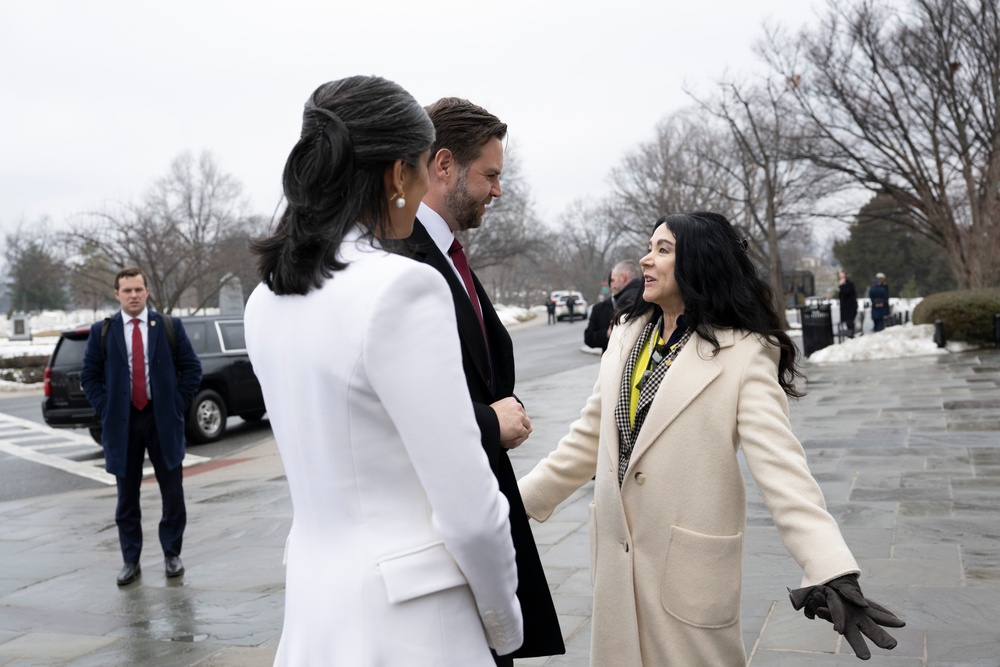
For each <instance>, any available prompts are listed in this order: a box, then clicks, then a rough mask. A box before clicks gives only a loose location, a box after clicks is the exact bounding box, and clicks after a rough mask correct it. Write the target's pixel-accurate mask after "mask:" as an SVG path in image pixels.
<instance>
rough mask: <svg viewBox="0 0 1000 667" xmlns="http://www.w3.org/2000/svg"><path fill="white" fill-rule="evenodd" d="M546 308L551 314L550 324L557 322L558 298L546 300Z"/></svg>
mask: <svg viewBox="0 0 1000 667" xmlns="http://www.w3.org/2000/svg"><path fill="white" fill-rule="evenodd" d="M545 310H546V311H547V312H548V314H549V324H555V323H556V300H555V299H552V298H550V299H549V300H548V301H546V302H545Z"/></svg>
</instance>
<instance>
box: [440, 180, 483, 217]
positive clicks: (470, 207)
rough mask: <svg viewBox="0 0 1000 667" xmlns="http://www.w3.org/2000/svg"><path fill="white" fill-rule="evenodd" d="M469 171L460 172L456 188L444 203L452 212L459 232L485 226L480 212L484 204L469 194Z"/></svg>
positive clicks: (446, 197) (449, 193)
mask: <svg viewBox="0 0 1000 667" xmlns="http://www.w3.org/2000/svg"><path fill="white" fill-rule="evenodd" d="M467 174H468V171H467V170H465V169H461V170H459V172H458V182H457V183H456V184H455V187H454V188H452V190H451V191H450V192H448V194H447V195H446V196H445V199H444V203H445V206H447V207H448V211H450V212H451V215H452V217H453V218H455V222H456V223H458V230H459V231H464V230H466V229H478V228H479V227H481V226H482V224H483V216H482V214H480V212H479V207H480V206H482V202H480V201H476V200H475V199H473V198H472V196H471V195H470V194H469V191H468V189H467V187H466V185H467V182H466V178H467Z"/></svg>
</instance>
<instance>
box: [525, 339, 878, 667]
mask: <svg viewBox="0 0 1000 667" xmlns="http://www.w3.org/2000/svg"><path fill="white" fill-rule="evenodd" d="M645 323H646V322H645V321H638V322H632V323H625V324H622V325H620V326H617V327H615V329H614V331H613V333H612V337H611V341H610V344H609V346H608V350H607V352H606V353H605V354H604V357H603V358H602V360H601V369H600V376H599V378H598V381H597V384H596V386H595V387H594V393H593V395H592V396H591V397H590V399H589V400H588V401H587V404H586V406H585V407H584V409H583V411H582V413H581V415H580V418H579V419H578V420H577V421H576V422H574V423H573V425H572V426H571V427H570V432H569V434H568V435H566V436H565V437H564V438H563V439H562V440H561V441H560V442H559V444H558V446H557V447H556V449H555V450H554V451H553V452H552V453H551V454H549V456H548V457H547V458H545V459H544V460H542V461H541V462H540V463H539V464H538V465H537V466H536V467H535V468H534V469H533V470H532V471H531V472H530V473H529V474H528V475H527V476H525V477H524V478H523V479H522V480H521V481H520V489H521V495H522V497H523V498H524V505H525V508H526V509H527V512H528V514H529V515H530V516H531V517H532V518H534V519H537V520H540V521H544V520H545V519H547V518H548V517H549V516H550V515H551V514H552V512H553V510H554V509H555V507H556V506H557V505H558V504H559V503H560V502H562V501H563V500H565V499H566V498H567V497H568V496H569V495H570V494H571V493H573V491H575V490H576V489H578V488H579V487H580V486H582V485H583V484H584V483H586V482H587V481H588V480H590V479H591V477H593V476H594V475H595V473H596V477H597V481H596V483H595V487H594V503H593V504H592V505H591V516H590V531H591V539H590V542H591V546H590V548H591V578H592V580H593V584H594V613H593V622H592V639H591V665H595V666H597V667H640V666H644V667H667V666H677V667H692V666H695V665H705V666H710V667H720V666H723V665H725V666H731V665H744V664H745V663H746V657H745V652H744V647H743V641H742V637H741V629H740V618H739V613H740V595H741V586H742V558H743V533H744V528H745V524H746V496H745V490H744V485H743V476H742V474H741V472H740V467H739V464H738V462H737V458H736V453H737V451H738V450H739V448H740V447H742V448H743V452H744V456H745V458H746V461H747V464H748V466H749V469H750V472H751V474H752V475H753V477H754V480H755V481H756V483H757V486H758V487H759V488H760V490H761V493H762V494H763V497H764V500H765V502H766V504H767V506H768V508H769V510H770V512H771V515H772V517H773V519H774V523H775V526H777V528H778V532H779V533H780V535H781V539H782V540H783V542H784V545H785V548H786V549H788V551H789V553H790V554H791V555H792V556H793V557H794V558H795V560H796V561H797V562H798V564H799V565H800V566H801V568H802V571H803V574H802V579H801V585H803V586H806V585H812V584H818V583H823V582H826V581H829V580H830V579H833V578H835V577H838V576H841V575H843V574H847V573H851V572H859V569H858V566H857V563H856V562H855V560H854V558H853V556H852V555H851V552H850V551H849V550H848V548H847V545H846V544H845V543H844V540H843V538H842V537H841V534H840V530H839V528H838V527H837V524H836V522H835V521H834V519H833V517H831V516H830V514H829V513H828V512H827V511H826V505H825V502H824V499H823V494H822V492H821V490H820V488H819V486H818V485H817V484H816V481H815V480H814V479H813V477H812V476H811V474H810V472H809V469H808V467H807V465H806V460H805V456H804V453H803V450H802V447H801V445H800V444H799V442H798V440H797V439H796V438H795V436H794V435H793V434H792V432H791V430H790V427H789V421H788V402H787V400H786V396H785V394H784V392H783V391H782V390H781V387H780V386H779V384H778V381H777V360H778V350H777V349H776V348H774V347H772V346H770V345H767V344H765V343H762V342H761V341H760V339H759V338H757V337H756V336H753V335H744V334H742V333H740V332H735V333H734V332H733V331H731V330H719V331H717V332H716V336H717V338H718V340H719V344H720V345H721V349H720V351H719V353H718V354H717V355H715V356H713V350H712V346H711V344H709V343H708V342H707V341H705V340H704V339H702V338H700V337H699V336H698V335H697V334H695V335H693V336H692V338H691V340H690V341H689V342H688V344H687V346H686V347H685V348H684V349H683V350H682V351H681V353H680V355H678V357H677V359H676V360H675V361H674V364H673V365H672V366H671V368H670V370H669V371H668V372H667V374H666V376H665V377H664V379H663V383H662V384H661V385H660V387H659V389H658V390H657V392H656V396H655V398H654V399H653V402H652V403H651V404H650V407H649V413H648V414H647V416H646V420H645V422H644V424H643V425H642V428H641V430H640V432H639V435H638V439H637V440H636V444H635V449H634V450H633V452H632V456H631V458H630V461H629V466H628V469H627V472H626V475H625V480H624V483H623V484H622V486H621V489H620V490H619V487H618V477H617V471H618V437H619V436H618V427H617V425H616V424H615V418H614V409H615V405H616V403H617V402H618V396H619V391H620V386H621V379H622V373H623V372H625V370H626V369H625V368H624V367H625V364H626V361H627V358H628V356H629V352H630V351H631V350H632V347H633V345H635V343H636V340H637V338H638V337H639V335H640V334H641V332H642V328H643V326H644V325H645ZM787 583H788V582H786V581H776V582H774V585H775V595H776V596H777V597H781V595H782V592H783V590H784V588H783V587H784V586H785V585H786V584H787Z"/></svg>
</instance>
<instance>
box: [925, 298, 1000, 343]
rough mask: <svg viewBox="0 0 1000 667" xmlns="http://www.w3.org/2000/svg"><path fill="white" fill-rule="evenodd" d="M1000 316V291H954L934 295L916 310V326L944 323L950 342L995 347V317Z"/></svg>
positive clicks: (945, 333) (946, 335)
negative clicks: (955, 341) (957, 341)
mask: <svg viewBox="0 0 1000 667" xmlns="http://www.w3.org/2000/svg"><path fill="white" fill-rule="evenodd" d="M997 313H1000V288H996V287H993V288H989V289H979V290H954V291H951V292H938V293H937V294H932V295H930V296H928V297H926V298H924V300H923V301H921V302H920V303H918V304H917V307H916V308H914V309H913V323H914V324H933V323H934V321H935V320H941V322H942V324H944V335H945V338H946V339H947V340H962V341H965V342H967V343H969V344H970V345H979V346H984V347H988V346H992V345H993V344H994V341H993V316H994V315H995V314H997Z"/></svg>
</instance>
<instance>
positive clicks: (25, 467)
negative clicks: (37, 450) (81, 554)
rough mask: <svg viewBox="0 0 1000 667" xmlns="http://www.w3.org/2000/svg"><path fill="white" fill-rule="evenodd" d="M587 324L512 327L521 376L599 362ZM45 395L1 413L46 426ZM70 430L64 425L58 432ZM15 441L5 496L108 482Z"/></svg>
mask: <svg viewBox="0 0 1000 667" xmlns="http://www.w3.org/2000/svg"><path fill="white" fill-rule="evenodd" d="M543 317H544V316H543ZM585 327H586V322H583V321H577V322H575V323H569V322H560V323H559V324H557V325H552V326H549V325H546V324H545V323H544V320H543V321H542V323H540V324H535V323H529V324H528V325H520V327H518V328H515V330H514V331H512V332H511V338H512V340H513V342H514V355H515V358H516V364H517V380H518V381H519V382H520V381H526V380H531V379H535V378H539V377H544V376H547V375H551V374H553V373H558V372H561V371H565V370H569V369H572V368H578V367H579V366H581V365H583V364H591V363H597V362H598V361H599V357H598V356H597V355H594V354H587V353H584V352H582V351H581V347H582V346H583V330H584V328H585ZM42 400H43V396H42V392H41V390H27V391H19V392H0V417H2V416H3V415H9V416H11V417H14V418H18V419H23V420H28V421H30V422H34V423H35V424H38V425H42V426H44V421H43V419H42V409H41V404H42ZM65 432H66V431H65V430H59V433H65ZM71 432H73V433H76V434H78V435H80V436H82V437H84V438H89V437H90V435H89V433H88V432H87V431H86V430H85V429H72V430H71ZM270 436H271V428H270V425H269V424H268V421H267V419H266V418H265V419H263V420H261V421H258V422H244V421H243V420H242V419H240V418H239V417H230V418H229V421H228V423H227V427H226V434H225V435H224V436H223V437H222V439H221V440H219V441H218V442H215V443H212V444H207V445H192V446H190V447H189V449H188V451H189V453H191V454H195V455H198V456H203V457H207V458H216V457H220V456H226V455H232V454H234V453H236V452H238V451H240V450H242V449H246V448H248V447H251V446H253V445H255V444H257V443H258V442H260V441H261V440H263V439H265V438H268V437H270ZM16 446H17V445H13V446H9V447H8V448H7V449H6V450H4V451H0V501H5V500H16V499H20V498H30V497H34V496H40V495H48V494H52V493H60V492H63V491H69V490H75V489H84V488H97V487H101V486H103V484H102V483H101V482H98V481H94V480H92V479H89V478H87V477H82V476H79V475H77V474H73V473H72V472H67V471H65V470H60V469H57V468H54V467H51V466H49V465H45V464H43V463H39V462H37V461H35V460H32V459H30V458H25V457H23V456H20V455H18V454H17V453H10V452H11V451H16V450H14V449H13V447H16ZM99 455H100V453H99V450H95V453H94V456H99Z"/></svg>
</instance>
